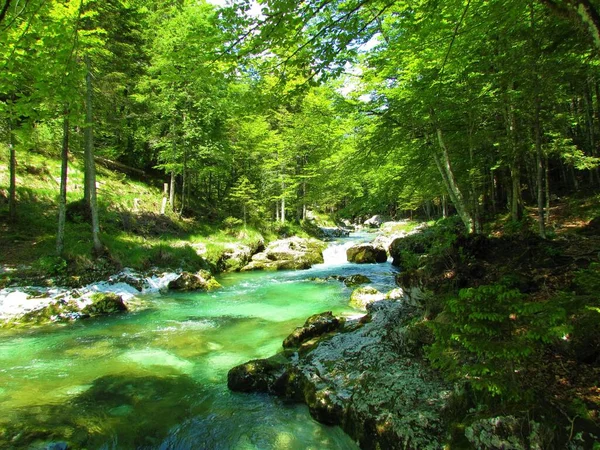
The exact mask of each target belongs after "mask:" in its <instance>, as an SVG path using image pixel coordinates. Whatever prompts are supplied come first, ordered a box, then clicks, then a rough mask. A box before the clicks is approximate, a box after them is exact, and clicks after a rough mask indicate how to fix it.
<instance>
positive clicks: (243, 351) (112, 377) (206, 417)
mask: <svg viewBox="0 0 600 450" xmlns="http://www.w3.org/2000/svg"><path fill="white" fill-rule="evenodd" d="M361 239H365V237H364V236H358V237H355V238H353V239H350V240H347V239H346V240H345V242H346V244H344V242H341V243H339V244H338V248H337V249H336V248H330V249H329V250H328V251H327V252H326V264H322V265H318V266H315V267H313V268H312V269H310V270H307V271H297V272H277V273H269V272H266V273H265V272H253V273H242V274H228V275H226V276H224V277H222V278H221V279H220V280H219V281H220V282H221V283H222V284H223V289H222V290H219V291H217V292H213V293H193V294H175V295H171V294H170V295H169V296H162V297H160V296H156V297H151V298H148V299H147V301H148V302H149V304H150V308H149V309H147V310H144V311H139V312H137V313H129V314H123V315H119V316H116V317H109V318H101V319H92V320H87V321H80V322H76V323H73V324H68V325H54V326H49V327H44V328H37V329H33V330H26V331H12V330H1V331H0V448H44V447H45V445H46V444H47V443H48V442H50V441H63V440H64V441H69V442H71V443H72V444H73V445H75V446H76V448H103V449H112V448H115V449H117V448H118V449H125V448H161V449H196V448H202V449H351V448H356V446H355V444H354V443H353V442H352V441H351V440H350V439H349V438H348V437H347V436H346V435H345V434H344V433H343V432H342V431H341V430H340V429H339V428H337V427H328V426H324V425H321V424H319V423H317V422H315V421H314V420H313V419H312V418H311V417H310V415H309V414H308V410H307V408H306V407H305V406H302V405H295V404H290V403H288V402H285V401H282V400H280V399H277V398H273V397H270V396H266V395H260V394H237V393H232V392H230V391H229V390H228V389H227V385H226V378H227V371H228V370H229V369H230V368H231V367H233V366H235V365H237V364H240V363H242V362H245V361H247V360H249V359H253V358H262V357H267V356H270V355H272V354H274V353H276V352H277V351H279V350H280V349H281V342H282V340H283V339H284V338H285V337H286V336H287V335H288V334H289V333H290V332H291V331H292V330H293V329H294V327H296V326H300V325H302V323H303V322H304V320H305V319H306V318H307V317H308V316H310V315H311V314H314V313H317V312H322V311H327V310H332V311H333V312H334V313H336V314H353V313H356V311H354V310H352V309H351V308H349V307H348V306H347V302H348V298H349V295H350V289H348V288H346V287H345V286H344V285H343V283H340V282H338V281H329V282H322V281H314V280H311V279H310V278H313V277H319V278H324V277H326V276H328V275H350V274H354V273H362V274H366V275H368V276H369V277H371V279H372V280H373V283H372V285H374V286H376V287H378V288H380V289H381V290H388V289H391V288H393V277H392V276H391V274H392V273H393V271H394V270H393V268H392V267H391V266H390V265H389V264H378V265H361V266H357V265H354V264H348V263H344V262H343V259H342V258H343V254H344V253H345V249H344V248H342V247H343V246H344V245H348V244H347V242H355V241H356V240H361Z"/></svg>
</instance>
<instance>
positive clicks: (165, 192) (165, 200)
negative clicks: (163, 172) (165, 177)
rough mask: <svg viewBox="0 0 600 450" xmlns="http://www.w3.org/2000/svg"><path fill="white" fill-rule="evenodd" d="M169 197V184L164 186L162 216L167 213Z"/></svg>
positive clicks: (161, 206)
mask: <svg viewBox="0 0 600 450" xmlns="http://www.w3.org/2000/svg"><path fill="white" fill-rule="evenodd" d="M168 195H169V183H164V184H163V197H162V203H161V205H160V214H161V215H164V214H165V212H166V211H167V196H168Z"/></svg>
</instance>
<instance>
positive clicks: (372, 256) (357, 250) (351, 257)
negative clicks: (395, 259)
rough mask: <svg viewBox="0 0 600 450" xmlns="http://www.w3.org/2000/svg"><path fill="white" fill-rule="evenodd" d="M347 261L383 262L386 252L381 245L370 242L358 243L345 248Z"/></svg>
mask: <svg viewBox="0 0 600 450" xmlns="http://www.w3.org/2000/svg"><path fill="white" fill-rule="evenodd" d="M346 258H347V259H348V261H350V262H353V263H357V264H372V263H384V262H386V261H387V253H386V251H385V249H383V248H381V247H375V246H374V245H371V244H358V245H354V246H352V247H350V248H349V249H347V250H346Z"/></svg>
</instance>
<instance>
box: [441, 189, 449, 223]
mask: <svg viewBox="0 0 600 450" xmlns="http://www.w3.org/2000/svg"><path fill="white" fill-rule="evenodd" d="M442 216H443V217H444V219H446V218H447V217H448V202H447V201H446V196H445V195H443V194H442Z"/></svg>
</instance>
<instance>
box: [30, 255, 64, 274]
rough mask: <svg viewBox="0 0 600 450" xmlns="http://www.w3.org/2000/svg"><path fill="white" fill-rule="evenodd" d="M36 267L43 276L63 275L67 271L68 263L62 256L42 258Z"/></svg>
mask: <svg viewBox="0 0 600 450" xmlns="http://www.w3.org/2000/svg"><path fill="white" fill-rule="evenodd" d="M35 267H36V269H37V270H38V271H39V272H40V273H42V274H48V275H63V274H64V273H65V272H66V271H67V261H66V260H65V259H64V258H61V257H60V256H42V257H41V258H40V259H38V260H37V261H36V264H35Z"/></svg>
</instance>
